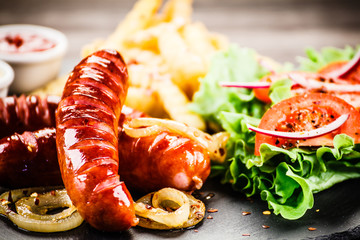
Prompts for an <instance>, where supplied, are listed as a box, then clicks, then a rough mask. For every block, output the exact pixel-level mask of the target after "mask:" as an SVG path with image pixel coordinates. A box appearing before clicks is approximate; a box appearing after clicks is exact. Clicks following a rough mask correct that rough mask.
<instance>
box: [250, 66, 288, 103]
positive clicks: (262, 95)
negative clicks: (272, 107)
mask: <svg viewBox="0 0 360 240" xmlns="http://www.w3.org/2000/svg"><path fill="white" fill-rule="evenodd" d="M288 78H289V76H288V73H275V72H273V73H270V74H268V75H266V76H264V77H263V78H261V79H260V82H268V83H273V82H275V81H279V80H282V79H288ZM254 94H255V97H256V98H257V99H259V100H260V101H262V102H264V103H271V99H270V97H269V95H270V89H269V88H254Z"/></svg>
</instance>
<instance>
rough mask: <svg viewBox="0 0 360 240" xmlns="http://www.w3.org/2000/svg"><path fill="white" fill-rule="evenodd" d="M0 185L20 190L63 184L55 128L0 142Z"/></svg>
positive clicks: (18, 135) (16, 135)
mask: <svg viewBox="0 0 360 240" xmlns="http://www.w3.org/2000/svg"><path fill="white" fill-rule="evenodd" d="M0 149H1V151H0V185H1V186H2V187H10V188H23V187H34V186H57V185H62V180H61V175H60V170H59V164H58V162H57V156H56V154H57V153H56V143H55V128H45V129H42V130H38V131H36V132H28V131H27V132H24V133H23V134H21V135H20V134H17V133H15V134H13V135H11V136H9V137H5V138H2V139H1V140H0Z"/></svg>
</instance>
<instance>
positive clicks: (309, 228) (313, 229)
mask: <svg viewBox="0 0 360 240" xmlns="http://www.w3.org/2000/svg"><path fill="white" fill-rule="evenodd" d="M308 230H309V231H316V228H314V227H308Z"/></svg>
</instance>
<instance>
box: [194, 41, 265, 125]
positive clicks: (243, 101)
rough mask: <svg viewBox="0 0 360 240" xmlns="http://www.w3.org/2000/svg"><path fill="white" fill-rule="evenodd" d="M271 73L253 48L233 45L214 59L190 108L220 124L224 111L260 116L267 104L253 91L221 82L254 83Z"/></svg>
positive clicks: (201, 80) (210, 120)
mask: <svg viewBox="0 0 360 240" xmlns="http://www.w3.org/2000/svg"><path fill="white" fill-rule="evenodd" d="M268 73H269V72H268V70H267V69H265V68H264V67H262V66H261V65H260V64H259V63H258V61H257V60H256V52H255V51H254V50H252V49H247V48H239V47H237V46H235V45H232V46H231V47H230V48H229V50H228V51H226V52H220V53H218V54H217V55H216V56H214V57H213V58H212V62H211V66H210V70H209V72H208V74H207V75H206V76H205V77H204V78H203V79H200V82H201V85H200V89H199V91H197V92H196V93H195V95H194V98H193V102H192V103H191V104H190V109H191V110H192V111H194V112H197V113H199V114H201V115H202V116H203V118H204V119H205V120H207V121H208V122H211V123H215V124H217V125H219V123H220V122H219V118H218V117H219V113H220V112H222V111H226V112H237V113H243V114H246V115H249V116H255V117H261V116H262V115H263V114H264V112H265V110H266V109H267V106H265V105H264V104H263V103H262V102H260V101H259V100H257V99H256V98H255V96H254V93H253V91H252V90H250V89H244V88H226V87H220V86H219V82H221V81H226V82H255V81H259V79H260V78H262V77H263V76H265V75H266V74H268Z"/></svg>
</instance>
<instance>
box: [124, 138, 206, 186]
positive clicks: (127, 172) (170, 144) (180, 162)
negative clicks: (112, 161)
mask: <svg viewBox="0 0 360 240" xmlns="http://www.w3.org/2000/svg"><path fill="white" fill-rule="evenodd" d="M119 146H122V147H121V148H119V158H120V159H121V161H120V163H119V174H120V175H121V176H122V177H123V179H125V181H126V184H127V186H128V187H129V188H130V189H134V190H137V191H141V192H151V191H156V190H159V189H161V188H164V187H173V188H176V189H179V190H183V191H193V190H196V189H200V188H201V187H202V185H203V183H204V182H205V180H206V179H207V177H208V176H209V174H210V159H209V154H208V152H207V149H205V148H204V147H203V146H201V145H200V144H199V143H196V142H195V141H193V140H191V139H189V138H186V137H183V136H179V135H177V134H174V133H170V132H166V131H164V132H161V133H160V134H157V135H150V136H147V137H141V138H132V137H129V136H127V135H126V134H125V133H124V132H123V133H122V134H121V136H119Z"/></svg>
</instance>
